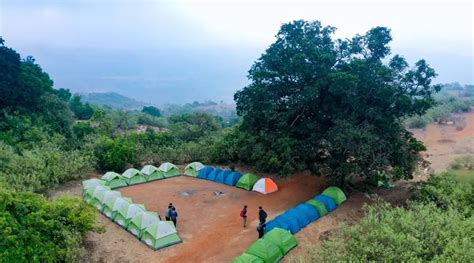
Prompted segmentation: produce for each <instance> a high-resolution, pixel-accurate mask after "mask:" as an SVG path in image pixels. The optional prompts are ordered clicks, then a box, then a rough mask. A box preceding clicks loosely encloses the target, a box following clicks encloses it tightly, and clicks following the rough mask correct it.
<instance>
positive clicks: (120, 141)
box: [94, 136, 138, 173]
mask: <svg viewBox="0 0 474 263" xmlns="http://www.w3.org/2000/svg"><path fill="white" fill-rule="evenodd" d="M94 155H95V157H96V159H97V168H98V169H99V170H101V171H117V172H119V173H120V172H122V171H124V170H125V169H126V168H127V166H130V165H132V166H134V165H138V151H137V144H136V143H134V142H133V141H132V140H130V139H128V138H127V137H118V138H115V139H111V138H109V137H105V136H102V137H100V138H99V140H98V142H97V144H96V145H95V148H94Z"/></svg>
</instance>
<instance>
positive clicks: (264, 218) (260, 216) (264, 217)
mask: <svg viewBox="0 0 474 263" xmlns="http://www.w3.org/2000/svg"><path fill="white" fill-rule="evenodd" d="M258 220H259V221H260V224H265V222H266V221H267V212H265V210H263V208H262V207H261V206H259V207H258Z"/></svg>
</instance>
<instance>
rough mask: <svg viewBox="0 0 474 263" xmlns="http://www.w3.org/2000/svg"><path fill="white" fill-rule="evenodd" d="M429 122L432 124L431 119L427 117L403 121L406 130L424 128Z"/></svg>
mask: <svg viewBox="0 0 474 263" xmlns="http://www.w3.org/2000/svg"><path fill="white" fill-rule="evenodd" d="M431 122H433V119H431V117H429V116H427V115H423V116H415V117H411V118H408V119H407V120H406V121H405V123H406V124H407V126H408V128H410V129H421V128H425V127H426V125H428V124H430V123H431Z"/></svg>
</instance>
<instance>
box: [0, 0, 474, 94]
mask: <svg viewBox="0 0 474 263" xmlns="http://www.w3.org/2000/svg"><path fill="white" fill-rule="evenodd" d="M356 2H357V3H356ZM473 8H474V7H473V4H472V1H468V0H465V1H456V0H454V1H436V0H431V1H421V0H420V1H415V0H412V1H403V0H401V1H400V0H399V1H383V0H378V1H337V0H335V1H334V0H332V1H326V0H321V1H318V0H313V1H303V0H300V1H298V0H261V1H258V0H243V1H225V0H220V1H210V0H196V1H191V0H174V1H172V0H169V1H164V0H155V1H152V0H0V18H1V19H0V35H1V36H2V37H3V38H4V39H5V40H6V44H7V45H8V46H11V47H13V48H15V49H16V50H18V51H19V52H20V53H21V54H22V56H26V55H33V56H34V57H36V58H37V61H38V63H40V64H41V65H42V66H43V67H44V68H45V70H46V71H48V72H49V73H50V75H51V76H52V78H53V79H54V80H55V83H56V86H61V87H67V88H70V89H71V90H73V91H77V92H87V91H118V92H119V93H123V94H125V95H129V96H132V97H135V98H138V99H142V100H149V101H151V102H160V103H163V102H168V101H169V100H176V101H179V102H185V101H191V100H195V99H196V100H202V99H217V100H221V99H222V100H228V101H230V100H232V95H233V93H234V92H235V90H237V89H241V88H242V87H243V86H244V85H245V83H246V79H245V76H246V73H247V70H248V69H249V67H250V65H251V64H252V63H253V61H255V60H256V59H257V58H258V56H259V55H260V54H261V53H262V52H263V51H264V50H265V48H266V47H268V45H270V44H271V43H272V42H273V41H274V36H275V34H276V33H277V31H278V29H279V27H280V26H281V24H282V23H285V22H288V21H291V20H295V19H307V20H320V21H321V22H322V23H323V24H325V25H332V26H335V27H337V28H338V30H337V33H336V36H337V37H341V38H345V37H351V36H353V35H354V34H357V33H360V34H363V33H365V32H366V31H367V30H368V29H370V28H372V27H375V26H386V27H389V28H391V29H392V36H393V38H394V41H393V42H392V51H393V53H400V54H402V55H404V56H405V57H406V58H407V59H408V60H409V62H411V63H414V62H415V61H416V60H417V59H419V58H425V59H426V60H427V61H428V63H429V64H430V65H432V66H433V67H434V68H435V69H436V71H437V72H438V73H439V77H438V79H437V81H439V82H453V81H459V82H461V83H473V82H474V78H473V74H474V73H473V72H474V66H473V61H474V47H473V39H474V33H473V24H474V21H473ZM91 64H93V65H91ZM117 64H121V65H117ZM156 93H159V94H162V96H155V95H154V94H156ZM178 93H185V95H183V94H178ZM149 94H151V95H149Z"/></svg>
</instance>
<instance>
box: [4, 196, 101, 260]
mask: <svg viewBox="0 0 474 263" xmlns="http://www.w3.org/2000/svg"><path fill="white" fill-rule="evenodd" d="M95 215H96V213H95V211H94V209H93V208H92V207H90V206H89V205H86V204H85V203H83V202H81V201H80V200H79V199H76V198H71V197H62V198H58V199H56V200H54V201H49V202H48V201H47V200H46V199H45V198H44V197H42V196H39V195H36V194H33V193H29V192H12V191H9V190H7V189H4V188H0V237H1V238H0V261H1V262H74V261H78V258H79V257H80V256H81V255H82V254H83V253H84V251H83V248H82V238H83V237H84V236H85V234H86V233H87V232H89V231H91V230H94V229H95V227H94V224H95Z"/></svg>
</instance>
